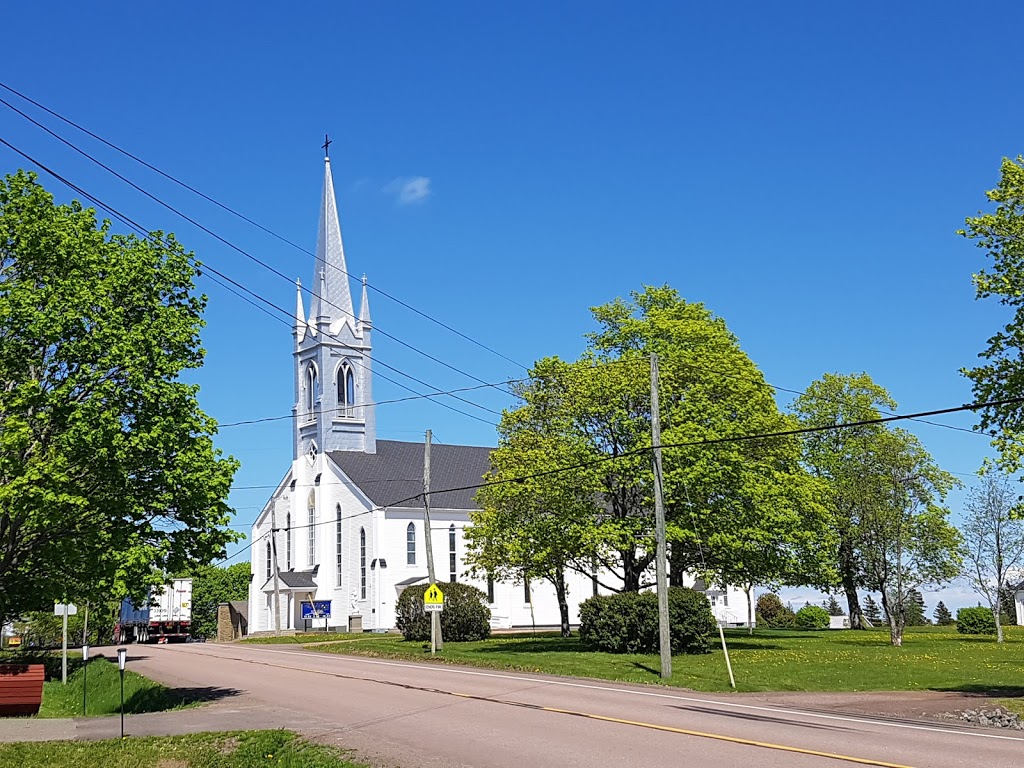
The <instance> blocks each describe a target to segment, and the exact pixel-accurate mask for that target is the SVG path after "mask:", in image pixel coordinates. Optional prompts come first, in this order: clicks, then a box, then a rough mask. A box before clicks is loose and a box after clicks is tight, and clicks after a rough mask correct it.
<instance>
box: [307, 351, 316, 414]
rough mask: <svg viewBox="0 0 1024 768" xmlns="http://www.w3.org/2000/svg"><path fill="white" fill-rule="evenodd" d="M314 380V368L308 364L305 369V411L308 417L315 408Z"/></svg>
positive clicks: (311, 364)
mask: <svg viewBox="0 0 1024 768" xmlns="http://www.w3.org/2000/svg"><path fill="white" fill-rule="evenodd" d="M316 379H317V376H316V366H315V365H314V364H313V363H310V364H309V367H308V368H307V369H306V411H307V413H309V415H310V416H312V415H313V413H314V409H315V408H316Z"/></svg>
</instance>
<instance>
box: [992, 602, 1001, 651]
mask: <svg viewBox="0 0 1024 768" xmlns="http://www.w3.org/2000/svg"><path fill="white" fill-rule="evenodd" d="M1002 607H1003V606H1002V605H1000V603H999V599H998V598H996V607H995V608H993V609H992V618H993V619H995V622H996V642H997V643H1001V642H1003V622H1002V611H1001V610H1000V609H1001V608H1002Z"/></svg>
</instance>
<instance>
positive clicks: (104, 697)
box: [39, 657, 190, 717]
mask: <svg viewBox="0 0 1024 768" xmlns="http://www.w3.org/2000/svg"><path fill="white" fill-rule="evenodd" d="M83 683H87V684H88V688H89V690H88V698H87V705H88V709H87V713H86V714H88V715H113V714H116V713H119V712H120V711H121V681H120V677H119V672H118V669H117V664H116V663H114V662H110V661H107V660H106V659H104V658H102V657H97V658H94V659H91V660H90V661H89V672H88V679H86V675H85V672H84V670H83V669H82V667H81V660H80V659H79V660H78V664H76V665H75V671H74V672H72V673H71V674H69V675H68V682H67V684H66V685H65V684H64V683H62V682H60V680H59V679H58V680H55V681H52V682H49V683H43V704H42V706H41V707H40V708H39V717H81V716H82V686H83ZM189 703H190V702H189V700H188V699H187V698H186V697H184V696H182V695H181V694H177V693H175V692H174V691H172V690H171V689H170V688H168V687H166V686H164V685H161V684H160V683H157V682H154V681H152V680H150V679H149V678H148V677H143V676H142V675H137V674H135V673H134V672H132V671H131V670H125V673H124V711H125V712H126V713H128V714H139V713H141V712H162V711H164V710H167V709H177V708H179V707H182V706H186V705H187V704H189Z"/></svg>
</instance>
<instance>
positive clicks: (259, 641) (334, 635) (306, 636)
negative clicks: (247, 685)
mask: <svg viewBox="0 0 1024 768" xmlns="http://www.w3.org/2000/svg"><path fill="white" fill-rule="evenodd" d="M365 637H366V635H364V634H362V633H358V634H349V633H346V632H302V633H300V634H297V635H280V636H274V635H265V636H261V637H247V638H246V639H245V640H241V641H240V642H241V643H242V644H244V645H308V644H310V643H334V642H339V643H340V642H342V641H345V640H362V639H364V638H365Z"/></svg>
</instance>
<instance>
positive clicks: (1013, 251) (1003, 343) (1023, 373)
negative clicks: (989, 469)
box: [957, 156, 1024, 472]
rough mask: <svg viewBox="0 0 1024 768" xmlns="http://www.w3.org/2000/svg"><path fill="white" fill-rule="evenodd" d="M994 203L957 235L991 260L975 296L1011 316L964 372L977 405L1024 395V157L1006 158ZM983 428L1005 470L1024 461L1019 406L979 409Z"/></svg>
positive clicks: (1023, 418)
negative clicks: (995, 301) (996, 303)
mask: <svg viewBox="0 0 1024 768" xmlns="http://www.w3.org/2000/svg"><path fill="white" fill-rule="evenodd" d="M985 194H986V196H987V197H988V199H989V201H990V202H992V203H995V204H996V209H995V211H994V212H991V213H979V214H978V215H977V216H972V217H968V218H967V219H966V222H965V227H964V229H961V230H959V231H958V232H957V234H959V235H961V236H963V237H965V238H967V239H969V240H973V241H974V243H975V245H976V246H978V247H979V248H981V249H982V250H984V251H985V252H986V253H987V255H988V256H989V257H990V258H991V259H992V263H991V267H990V268H987V269H981V270H979V271H978V272H976V273H975V274H974V278H973V279H974V287H975V297H976V298H978V299H991V298H995V299H998V301H999V303H1000V304H1002V305H1004V306H1006V307H1010V308H1011V309H1012V311H1013V317H1012V318H1011V319H1010V321H1009V322H1008V323H1005V324H1003V323H1001V327H1000V328H998V329H997V330H996V332H995V334H993V335H992V336H991V337H990V338H989V339H988V346H987V347H986V348H985V349H984V350H982V352H981V353H980V355H979V356H980V357H983V358H985V360H986V362H985V363H984V364H983V365H979V366H978V367H976V368H970V369H964V370H963V373H964V375H965V376H967V377H968V378H969V379H970V380H971V383H972V385H973V389H974V398H975V400H976V401H978V402H989V401H999V400H1012V399H1014V398H1019V397H1021V396H1024V157H1022V156H1018V157H1017V159H1016V160H1011V159H1010V158H1005V157H1004V158H1003V161H1002V165H1001V168H1000V179H999V186H997V187H996V188H995V189H992V190H989V191H988V192H986V193H985ZM979 415H980V424H979V427H980V428H981V429H982V430H984V431H986V432H990V433H991V434H992V436H993V444H994V445H995V446H996V447H997V448H998V449H999V452H1000V464H1001V465H1002V467H1003V468H1004V469H1005V470H1007V471H1011V472H1012V471H1015V470H1017V469H1019V468H1020V467H1021V465H1022V462H1024V409H1021V408H1020V407H1019V405H1018V404H1017V403H1006V404H1003V405H995V406H990V407H988V408H983V409H980V410H979Z"/></svg>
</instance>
